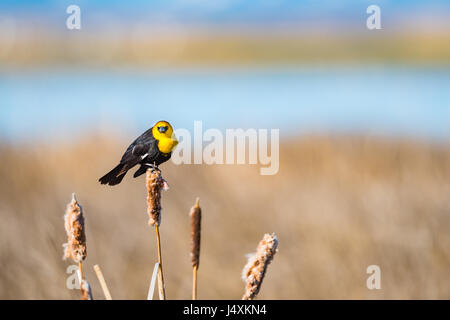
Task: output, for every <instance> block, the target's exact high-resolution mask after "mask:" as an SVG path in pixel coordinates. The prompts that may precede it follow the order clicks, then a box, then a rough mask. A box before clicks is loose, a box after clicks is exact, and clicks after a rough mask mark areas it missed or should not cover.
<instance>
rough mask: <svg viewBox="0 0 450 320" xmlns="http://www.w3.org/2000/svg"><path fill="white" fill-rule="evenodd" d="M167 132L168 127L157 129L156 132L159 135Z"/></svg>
mask: <svg viewBox="0 0 450 320" xmlns="http://www.w3.org/2000/svg"><path fill="white" fill-rule="evenodd" d="M167 130H169V127H167V126H166V127H158V131H159V132H161V133H165V132H166V131H167Z"/></svg>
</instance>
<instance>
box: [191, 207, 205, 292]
mask: <svg viewBox="0 0 450 320" xmlns="http://www.w3.org/2000/svg"><path fill="white" fill-rule="evenodd" d="M199 201H200V199H199V198H197V200H196V201H195V205H194V206H193V207H192V208H191V212H190V213H189V216H190V218H191V260H192V270H193V277H192V300H197V273H198V268H199V266H200V238H201V237H200V235H201V221H202V209H201V208H200V206H199Z"/></svg>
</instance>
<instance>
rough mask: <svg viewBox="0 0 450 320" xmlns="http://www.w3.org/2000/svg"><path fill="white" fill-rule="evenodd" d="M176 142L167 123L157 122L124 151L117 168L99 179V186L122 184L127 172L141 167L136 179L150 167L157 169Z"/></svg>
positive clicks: (170, 153) (168, 156)
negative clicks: (138, 166) (135, 167)
mask: <svg viewBox="0 0 450 320" xmlns="http://www.w3.org/2000/svg"><path fill="white" fill-rule="evenodd" d="M177 144H178V141H177V139H176V137H175V135H174V134H173V128H172V126H171V125H170V123H168V122H167V121H159V122H158V123H156V124H155V125H154V126H153V127H152V128H151V129H149V130H147V131H146V132H144V134H142V135H141V136H140V137H139V138H137V139H136V140H135V141H134V142H133V143H132V144H131V145H130V146H129V147H128V149H127V151H125V154H124V155H123V156H122V160H120V163H119V165H118V166H117V167H115V168H114V169H112V170H111V171H110V172H109V173H107V174H106V175H105V176H103V177H102V178H100V179H99V181H100V183H101V184H109V185H110V186H115V185H117V184H119V183H120V182H122V179H123V177H125V175H126V174H127V172H128V170H130V169H131V168H133V167H134V166H136V165H138V164H139V165H141V166H140V168H139V169H138V170H137V171H136V173H135V174H134V177H135V178H137V177H139V176H140V175H142V174H144V173H145V172H146V171H147V169H148V168H149V167H150V168H152V167H158V166H159V165H160V164H161V163H163V162H166V161H168V160H169V159H170V157H171V156H172V150H173V149H174V148H175V147H176V145H177Z"/></svg>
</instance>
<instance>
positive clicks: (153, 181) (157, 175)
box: [146, 169, 169, 227]
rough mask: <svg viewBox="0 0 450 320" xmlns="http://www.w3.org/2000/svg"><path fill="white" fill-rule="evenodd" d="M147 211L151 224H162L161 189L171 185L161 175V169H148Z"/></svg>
mask: <svg viewBox="0 0 450 320" xmlns="http://www.w3.org/2000/svg"><path fill="white" fill-rule="evenodd" d="M146 183H147V191H148V195H147V213H148V216H149V220H148V224H149V225H150V226H152V227H153V226H154V225H157V226H158V227H159V225H160V224H161V191H162V190H167V189H168V188H169V185H168V184H167V181H166V180H164V179H163V177H162V176H161V171H159V170H150V169H149V170H147V179H146Z"/></svg>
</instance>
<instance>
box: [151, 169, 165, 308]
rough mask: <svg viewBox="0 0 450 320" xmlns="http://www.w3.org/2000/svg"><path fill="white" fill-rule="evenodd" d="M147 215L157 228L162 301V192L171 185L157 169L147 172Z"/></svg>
mask: <svg viewBox="0 0 450 320" xmlns="http://www.w3.org/2000/svg"><path fill="white" fill-rule="evenodd" d="M146 184H147V192H148V195H147V213H148V216H149V220H148V224H149V225H150V226H152V227H153V226H154V227H155V231H156V244H157V247H158V263H159V272H158V287H159V298H160V300H165V299H166V291H165V290H166V289H165V285H164V275H163V264H162V255H161V237H160V234H159V226H160V224H161V191H162V190H168V189H169V185H168V183H167V181H166V180H164V179H163V177H162V176H161V171H160V170H157V169H153V170H151V169H149V170H147V179H146Z"/></svg>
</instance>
